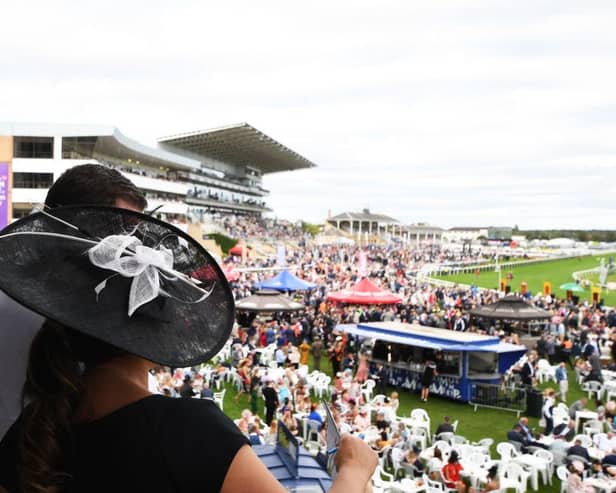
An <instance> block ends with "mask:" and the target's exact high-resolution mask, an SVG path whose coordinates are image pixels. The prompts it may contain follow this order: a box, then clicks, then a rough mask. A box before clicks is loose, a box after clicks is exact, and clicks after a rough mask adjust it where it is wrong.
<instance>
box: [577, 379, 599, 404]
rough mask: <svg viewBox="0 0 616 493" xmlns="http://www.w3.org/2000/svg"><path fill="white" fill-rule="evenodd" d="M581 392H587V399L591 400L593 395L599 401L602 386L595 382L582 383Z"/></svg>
mask: <svg viewBox="0 0 616 493" xmlns="http://www.w3.org/2000/svg"><path fill="white" fill-rule="evenodd" d="M582 390H583V391H584V392H588V398H589V399H591V398H592V395H593V394H596V395H597V399H601V396H602V395H603V385H601V382H597V381H595V380H590V381H589V382H584V383H583V384H582Z"/></svg>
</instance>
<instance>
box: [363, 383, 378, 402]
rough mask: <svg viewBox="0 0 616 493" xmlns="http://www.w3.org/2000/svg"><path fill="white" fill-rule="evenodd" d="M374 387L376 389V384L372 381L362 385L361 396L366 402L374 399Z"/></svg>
mask: <svg viewBox="0 0 616 493" xmlns="http://www.w3.org/2000/svg"><path fill="white" fill-rule="evenodd" d="M374 387H376V382H375V381H374V380H371V379H368V380H366V381H365V383H363V384H362V385H361V387H360V389H361V395H362V396H363V397H364V401H365V402H370V399H372V392H373V391H374Z"/></svg>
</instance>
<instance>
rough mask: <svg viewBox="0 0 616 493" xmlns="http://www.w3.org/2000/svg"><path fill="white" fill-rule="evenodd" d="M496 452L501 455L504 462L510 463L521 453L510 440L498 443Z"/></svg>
mask: <svg viewBox="0 0 616 493" xmlns="http://www.w3.org/2000/svg"><path fill="white" fill-rule="evenodd" d="M496 452H497V453H498V455H500V458H501V462H502V463H503V464H507V463H509V462H510V461H511V460H513V459H515V458H516V457H517V456H518V455H519V453H518V451H517V450H516V449H515V447H514V446H513V445H512V444H510V443H508V442H500V443H499V444H498V445H496Z"/></svg>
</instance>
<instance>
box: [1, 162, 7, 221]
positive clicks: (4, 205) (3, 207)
mask: <svg viewBox="0 0 616 493" xmlns="http://www.w3.org/2000/svg"><path fill="white" fill-rule="evenodd" d="M8 223H9V163H0V229H2V228H4V227H5V226H6V225H7V224H8Z"/></svg>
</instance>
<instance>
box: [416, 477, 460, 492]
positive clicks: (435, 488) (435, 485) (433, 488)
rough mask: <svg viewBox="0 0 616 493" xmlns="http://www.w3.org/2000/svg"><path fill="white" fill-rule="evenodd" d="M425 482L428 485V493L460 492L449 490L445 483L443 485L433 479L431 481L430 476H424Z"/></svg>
mask: <svg viewBox="0 0 616 493" xmlns="http://www.w3.org/2000/svg"><path fill="white" fill-rule="evenodd" d="M423 482H424V484H425V485H426V488H427V492H428V493H444V492H447V493H449V492H456V493H457V491H458V490H456V489H453V488H447V486H445V484H444V483H441V482H440V481H435V480H433V479H430V478H429V477H428V476H426V475H424V476H423Z"/></svg>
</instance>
